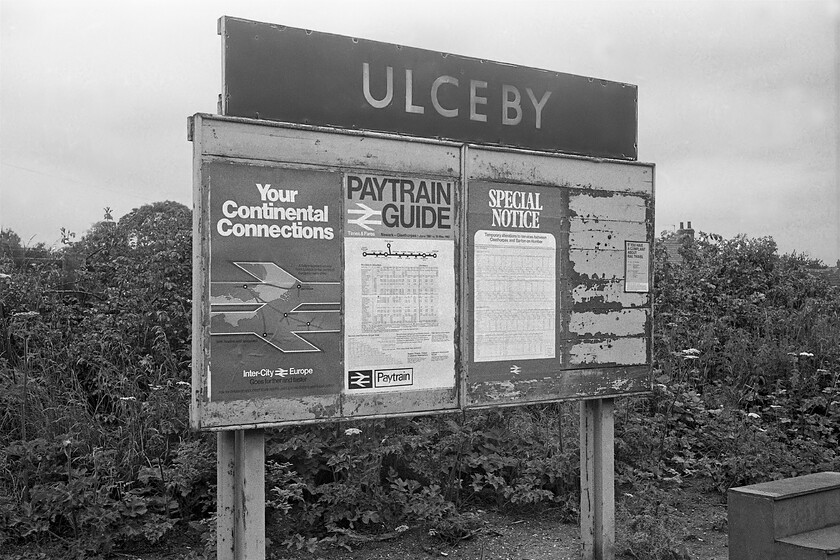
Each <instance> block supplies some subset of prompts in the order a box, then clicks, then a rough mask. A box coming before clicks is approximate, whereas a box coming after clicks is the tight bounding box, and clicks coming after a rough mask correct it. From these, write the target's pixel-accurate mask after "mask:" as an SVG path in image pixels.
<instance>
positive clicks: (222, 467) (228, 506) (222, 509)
mask: <svg viewBox="0 0 840 560" xmlns="http://www.w3.org/2000/svg"><path fill="white" fill-rule="evenodd" d="M235 451H236V433H235V432H219V433H218V434H216V558H217V560H234V559H233V526H234V523H233V520H234V505H233V504H234V498H233V495H234V492H233V489H234V485H235V483H234V481H235V478H236V477H235V474H236V472H235V468H234V465H235V464H236V460H235V456H236V455H235Z"/></svg>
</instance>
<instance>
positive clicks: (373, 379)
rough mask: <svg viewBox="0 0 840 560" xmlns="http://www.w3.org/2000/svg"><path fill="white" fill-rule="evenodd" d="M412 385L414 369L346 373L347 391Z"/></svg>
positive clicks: (363, 370) (361, 370)
mask: <svg viewBox="0 0 840 560" xmlns="http://www.w3.org/2000/svg"><path fill="white" fill-rule="evenodd" d="M410 385H414V369H413V368H399V369H357V370H350V371H348V372H347V388H348V389H383V388H388V387H407V386H410Z"/></svg>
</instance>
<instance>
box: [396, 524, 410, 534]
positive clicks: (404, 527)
mask: <svg viewBox="0 0 840 560" xmlns="http://www.w3.org/2000/svg"><path fill="white" fill-rule="evenodd" d="M394 531H396V532H397V533H405V532H406V531H408V525H400V526H399V527H397V528H396V529H394Z"/></svg>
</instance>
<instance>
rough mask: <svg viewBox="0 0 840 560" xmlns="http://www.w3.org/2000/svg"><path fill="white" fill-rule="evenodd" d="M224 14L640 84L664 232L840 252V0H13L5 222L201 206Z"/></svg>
mask: <svg viewBox="0 0 840 560" xmlns="http://www.w3.org/2000/svg"><path fill="white" fill-rule="evenodd" d="M222 15H230V16H236V17H241V18H246V19H253V20H258V21H265V22H270V23H278V24H283V25H289V26H293V27H303V28H307V29H313V30H316V31H325V32H330V33H338V34H341V35H349V36H354V37H361V38H366V39H373V40H378V41H385V42H389V43H398V44H404V45H410V46H415V47H421V48H425V49H431V50H435V51H442V52H451V53H456V54H462V55H467V56H473V57H478V58H485V59H490V60H496V61H502V62H510V63H514V64H519V65H523V66H532V67H537V68H544V69H549V70H556V71H560V72H567V73H572V74H580V75H585V76H592V77H597V78H604V79H608V80H613V81H618V82H627V83H631V84H636V85H637V86H638V87H639V160H640V161H646V162H652V163H655V164H656V229H657V232H660V231H663V230H673V229H674V228H675V227H676V226H677V225H678V224H679V222H680V221H686V222H687V221H689V220H690V221H691V222H692V225H693V226H694V228H695V229H696V230H698V231H705V232H710V233H719V234H721V235H724V236H725V237H731V236H733V235H735V234H738V233H745V234H747V235H749V236H751V237H757V236H764V235H770V236H772V237H773V238H774V239H775V240H776V241H777V243H778V245H779V248H780V250H781V252H791V251H797V252H806V253H808V254H810V255H811V256H813V257H816V258H820V259H822V260H823V261H825V262H826V263H828V264H834V262H835V261H836V260H837V259H838V258H840V224H839V222H840V210H839V209H838V207H840V186H838V163H837V157H838V156H837V152H838V147H840V146H838V128H840V116H838V113H839V111H838V96H839V94H838V92H839V91H840V90H839V89H838V77H840V69H839V68H838V67H840V55H839V54H838V51H840V38H838V35H840V0H815V1H785V2H763V1H751V2H706V1H704V2H700V1H698V2H664V1H662V2H636V1H624V2H565V1H545V2H538V1H526V0H520V1H518V2H510V1H504V2H496V1H492V0H481V1H476V2H472V1H457V0H447V1H443V2H439V1H429V0H424V1H422V2H398V1H396V0H381V1H373V0H368V1H365V0H353V1H338V0H337V1H331V2H330V1H316V0H307V1H305V2H304V1H281V0H273V1H267V2H248V1H239V2H222V1H197V0H195V1H180V2H178V1H172V0H167V1H159V2H158V1H154V2H153V1H133V2H132V1H125V0H121V1H103V2H86V1H57V0H56V1H36V0H0V227H3V228H12V229H13V230H15V231H16V232H17V233H18V234H19V235H20V236H21V238H23V240H24V241H25V242H28V243H30V244H34V243H37V242H45V243H47V244H48V245H54V246H59V244H58V238H59V229H60V228H61V227H66V228H68V229H69V230H72V231H75V232H77V233H78V234H82V233H83V232H84V231H85V230H87V229H88V228H89V227H90V225H91V224H92V223H94V222H96V221H97V220H100V219H102V216H103V208H105V207H110V208H112V209H113V214H114V217H115V218H119V217H120V216H122V215H124V214H125V213H126V212H128V211H130V210H131V209H132V208H136V207H138V206H141V205H143V204H146V203H150V202H156V201H161V200H176V201H179V202H182V203H184V204H187V205H190V204H191V191H192V169H191V166H192V160H191V145H190V143H189V142H188V141H187V136H186V134H187V126H186V122H187V117H188V116H189V115H192V114H194V113H198V112H204V113H215V112H216V99H217V96H218V94H219V92H220V91H221V83H220V82H221V78H220V75H221V55H220V45H221V41H220V38H219V37H218V35H217V34H216V21H217V19H218V18H219V17H220V16H222Z"/></svg>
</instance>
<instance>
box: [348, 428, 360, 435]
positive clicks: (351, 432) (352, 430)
mask: <svg viewBox="0 0 840 560" xmlns="http://www.w3.org/2000/svg"><path fill="white" fill-rule="evenodd" d="M361 433H362V430H360V429H359V428H347V429H346V430H344V435H345V436H357V435H359V434H361Z"/></svg>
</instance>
